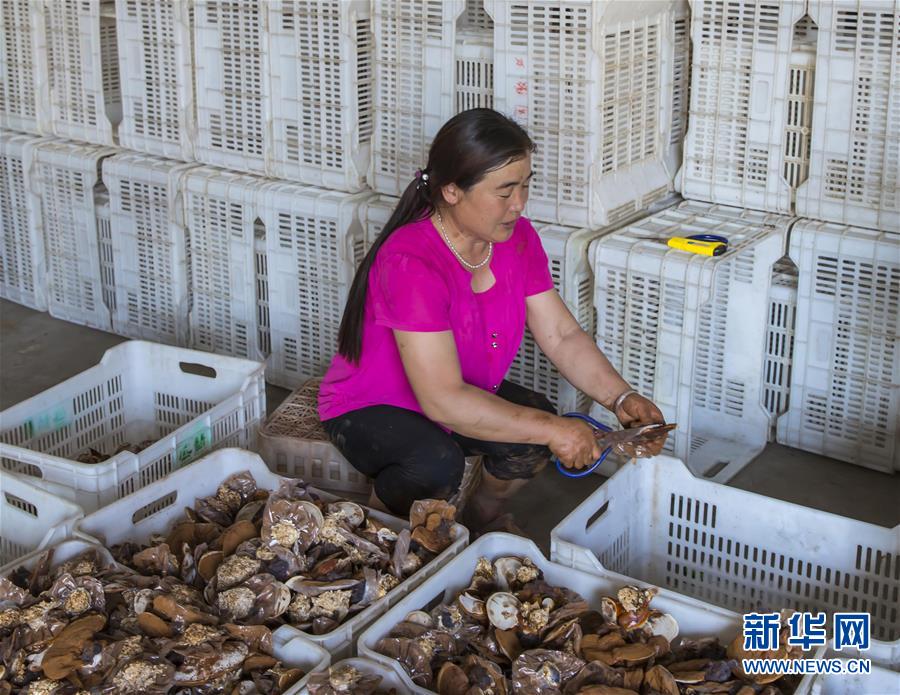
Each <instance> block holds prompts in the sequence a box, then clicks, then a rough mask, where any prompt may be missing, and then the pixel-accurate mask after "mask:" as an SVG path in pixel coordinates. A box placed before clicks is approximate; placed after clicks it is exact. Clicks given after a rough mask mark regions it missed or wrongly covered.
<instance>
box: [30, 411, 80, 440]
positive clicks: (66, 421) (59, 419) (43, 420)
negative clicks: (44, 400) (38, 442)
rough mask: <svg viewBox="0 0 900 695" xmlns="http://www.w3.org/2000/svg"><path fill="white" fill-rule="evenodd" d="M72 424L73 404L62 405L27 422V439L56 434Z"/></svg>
mask: <svg viewBox="0 0 900 695" xmlns="http://www.w3.org/2000/svg"><path fill="white" fill-rule="evenodd" d="M70 424H72V410H71V404H69V403H60V404H58V405H55V406H53V407H52V408H47V410H45V411H44V412H42V413H38V414H37V415H35V416H34V417H30V418H28V419H27V420H26V421H25V425H24V426H25V437H26V438H27V439H32V438H34V437H40V436H41V435H44V434H47V433H48V432H56V431H57V430H61V429H62V428H63V427H66V426H67V425H70Z"/></svg>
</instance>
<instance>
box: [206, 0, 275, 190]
mask: <svg viewBox="0 0 900 695" xmlns="http://www.w3.org/2000/svg"><path fill="white" fill-rule="evenodd" d="M266 4H267V3H260V2H257V1H256V0H194V51H195V53H194V65H195V73H194V79H195V85H196V100H197V140H196V144H195V147H194V154H195V156H196V157H197V159H198V160H199V161H201V162H206V163H207V164H213V165H216V166H221V167H225V168H228V169H235V170H237V171H246V172H251V173H258V174H264V173H265V172H266V152H267V151H268V149H269V147H270V146H271V137H272V136H271V132H270V127H271V126H270V120H271V114H270V113H269V87H270V82H269V78H268V73H269V55H268V42H267V41H266V30H267V27H266V22H267V17H268V14H267V12H266Z"/></svg>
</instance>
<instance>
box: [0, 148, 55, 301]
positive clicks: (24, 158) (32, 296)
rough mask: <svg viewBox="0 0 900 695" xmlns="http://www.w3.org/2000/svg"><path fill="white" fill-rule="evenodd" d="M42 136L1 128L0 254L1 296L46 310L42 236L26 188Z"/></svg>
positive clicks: (45, 280)
mask: <svg viewBox="0 0 900 695" xmlns="http://www.w3.org/2000/svg"><path fill="white" fill-rule="evenodd" d="M44 141H45V140H44V139H42V138H37V137H33V136H30V135H20V134H18V133H10V132H0V220H2V229H3V234H2V237H3V240H2V243H3V254H2V257H0V297H3V298H4V299H9V300H11V301H13V302H18V303H19V304H24V305H25V306H28V307H31V308H32V309H36V310H38V311H47V278H46V274H45V270H44V238H43V235H41V233H40V231H41V226H40V224H39V223H38V222H37V221H36V220H34V219H33V218H34V216H35V214H38V215H39V214H40V211H39V210H38V211H35V209H34V207H33V205H32V204H30V196H29V195H28V190H29V188H30V187H31V186H30V183H29V181H30V178H31V177H32V176H33V175H34V168H33V157H34V146H35V145H36V144H38V143H40V142H44Z"/></svg>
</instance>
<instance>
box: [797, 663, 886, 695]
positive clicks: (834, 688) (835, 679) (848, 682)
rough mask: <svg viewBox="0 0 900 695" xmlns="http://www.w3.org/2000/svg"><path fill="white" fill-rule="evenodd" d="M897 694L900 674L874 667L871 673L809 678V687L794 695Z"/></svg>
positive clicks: (830, 674) (799, 689) (831, 674)
mask: <svg viewBox="0 0 900 695" xmlns="http://www.w3.org/2000/svg"><path fill="white" fill-rule="evenodd" d="M863 658H865V655H864V657H863ZM845 663H846V662H845ZM897 693H900V673H896V672H894V671H890V670H888V669H886V668H883V667H879V666H873V667H872V671H871V673H861V674H833V673H829V674H823V675H819V676H813V677H812V678H811V679H810V678H807V686H806V687H804V688H802V689H801V688H798V689H797V690H796V691H795V693H794V695H896V694H897Z"/></svg>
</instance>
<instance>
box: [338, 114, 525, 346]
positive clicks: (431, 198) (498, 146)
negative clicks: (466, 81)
mask: <svg viewBox="0 0 900 695" xmlns="http://www.w3.org/2000/svg"><path fill="white" fill-rule="evenodd" d="M533 151H534V143H533V142H532V141H531V138H530V137H528V133H526V132H525V130H524V129H523V128H522V127H521V126H520V125H519V124H517V123H516V122H515V121H513V120H512V119H510V118H507V117H506V116H504V115H503V114H501V113H499V112H497V111H493V110H491V109H470V110H469V111H463V112H462V113H459V114H457V115H456V116H454V117H453V118H451V119H450V120H449V121H447V122H446V123H445V124H444V125H443V127H442V128H441V129H440V130H439V131H438V134H437V135H436V136H435V138H434V142H433V143H431V149H430V150H429V152H428V164H427V165H426V167H425V169H423V170H422V171H421V172H420V173H419V174H418V175H417V176H416V178H415V179H413V181H412V182H411V183H410V184H409V185H408V186H407V187H406V190H405V191H403V195H402V196H401V197H400V202H399V203H397V207H396V208H394V212H393V214H392V215H391V217H390V219H389V220H388V221H387V224H385V225H384V228H383V229H382V230H381V234H379V235H378V238H377V239H376V240H375V243H374V244H373V245H372V248H371V249H369V252H368V253H367V254H366V257H365V258H364V259H363V262H362V263H361V264H360V266H359V268H358V269H357V271H356V276H355V277H354V278H353V284H352V285H351V286H350V294H349V295H348V297H347V305H346V307H344V317H343V319H342V320H341V328H340V331H339V332H338V351H339V352H340V353H341V355H343V356H344V357H345V358H346V359H347V360H349V361H351V362H353V363H354V364H358V363H359V359H360V356H361V355H362V326H363V316H364V315H365V309H366V291H367V290H368V287H369V270H370V269H371V268H372V264H373V263H374V262H375V255H376V254H377V253H378V250H379V249H380V248H381V247H382V246H383V245H384V242H385V241H387V240H388V238H389V237H390V236H391V234H393V233H394V231H395V230H397V229H399V228H400V227H402V226H403V225H406V224H409V223H410V222H416V221H418V220H422V219H424V218H426V217H430V216H431V215H432V214H433V213H434V210H435V208H436V207H437V206H438V205H440V204H441V203H442V202H443V196H442V194H441V188H442V187H443V186H447V185H449V184H451V183H453V184H456V186H458V187H459V188H461V189H462V190H463V191H466V190H468V189H469V188H471V187H472V186H474V185H475V184H477V183H478V182H479V181H481V179H483V178H484V176H485V174H487V173H488V172H491V171H493V170H494V169H499V168H500V167H502V166H505V165H507V164H509V163H510V162H513V161H516V160H518V159H521V158H522V157H525V156H527V155H528V154H529V153H531V152H533Z"/></svg>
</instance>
